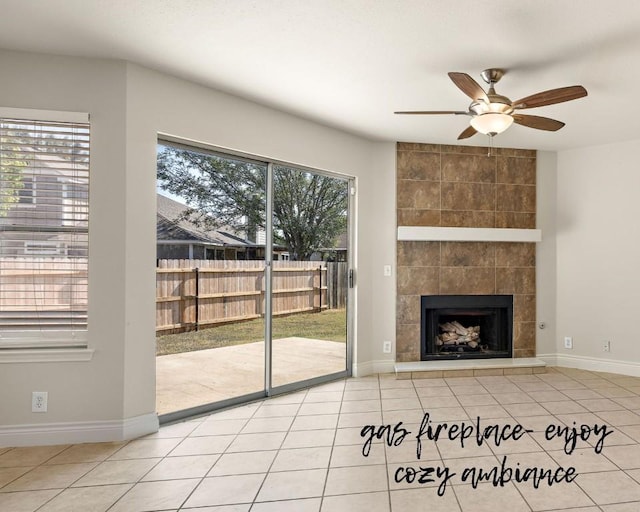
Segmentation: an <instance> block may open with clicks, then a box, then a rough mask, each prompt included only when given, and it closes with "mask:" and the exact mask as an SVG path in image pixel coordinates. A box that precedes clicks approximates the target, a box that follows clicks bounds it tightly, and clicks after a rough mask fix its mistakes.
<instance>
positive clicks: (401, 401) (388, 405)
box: [382, 396, 422, 411]
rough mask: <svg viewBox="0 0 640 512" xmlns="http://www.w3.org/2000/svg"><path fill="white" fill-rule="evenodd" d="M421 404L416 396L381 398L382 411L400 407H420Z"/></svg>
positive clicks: (395, 409)
mask: <svg viewBox="0 0 640 512" xmlns="http://www.w3.org/2000/svg"><path fill="white" fill-rule="evenodd" d="M421 407H422V404H421V403H420V400H419V399H418V397H417V396H416V397H415V398H383V399H382V410H383V411H397V410H400V409H420V408H421Z"/></svg>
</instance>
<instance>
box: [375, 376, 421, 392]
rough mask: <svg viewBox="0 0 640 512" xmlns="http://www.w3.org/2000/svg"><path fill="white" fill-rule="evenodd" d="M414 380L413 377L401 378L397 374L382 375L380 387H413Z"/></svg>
mask: <svg viewBox="0 0 640 512" xmlns="http://www.w3.org/2000/svg"><path fill="white" fill-rule="evenodd" d="M413 387H414V386H413V381H412V380H411V379H406V380H400V379H397V378H395V376H388V377H381V378H380V389H381V390H382V389H398V388H413Z"/></svg>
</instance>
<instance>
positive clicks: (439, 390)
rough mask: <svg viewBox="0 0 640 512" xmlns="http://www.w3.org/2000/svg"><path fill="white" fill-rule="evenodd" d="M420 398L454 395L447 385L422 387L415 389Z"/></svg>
mask: <svg viewBox="0 0 640 512" xmlns="http://www.w3.org/2000/svg"><path fill="white" fill-rule="evenodd" d="M416 393H417V394H418V396H419V397H420V398H426V397H431V396H433V397H436V396H449V397H454V396H455V395H454V394H453V391H451V388H449V387H448V386H435V387H422V388H420V389H418V390H417V391H416Z"/></svg>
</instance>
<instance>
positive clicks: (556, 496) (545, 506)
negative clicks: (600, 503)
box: [516, 481, 594, 512]
mask: <svg viewBox="0 0 640 512" xmlns="http://www.w3.org/2000/svg"><path fill="white" fill-rule="evenodd" d="M543 486H544V487H543ZM516 487H517V488H518V490H519V491H520V493H521V494H522V496H523V497H524V499H525V500H526V501H527V503H528V504H529V506H530V507H531V509H532V510H533V511H534V512H537V511H539V510H561V509H565V508H578V507H588V506H592V505H594V503H593V501H592V500H591V499H590V498H589V496H587V495H586V494H585V493H584V491H583V490H582V489H580V487H579V486H578V485H577V483H576V481H573V482H571V483H569V484H568V483H566V482H562V483H559V484H554V485H552V486H548V485H546V484H541V486H540V487H539V488H538V489H535V488H534V487H533V484H531V483H530V482H523V483H519V484H516Z"/></svg>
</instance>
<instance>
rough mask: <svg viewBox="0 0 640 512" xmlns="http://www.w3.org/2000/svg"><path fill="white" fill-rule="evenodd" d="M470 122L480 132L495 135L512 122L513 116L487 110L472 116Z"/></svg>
mask: <svg viewBox="0 0 640 512" xmlns="http://www.w3.org/2000/svg"><path fill="white" fill-rule="evenodd" d="M470 123H471V126H473V127H474V128H475V130H476V131H478V132H480V133H484V134H485V135H488V134H494V135H496V134H498V133H502V132H503V131H505V130H506V129H507V128H509V126H511V125H512V124H513V117H511V116H510V115H508V114H501V113H497V112H487V113H486V114H481V115H479V116H474V117H472V118H471V121H470Z"/></svg>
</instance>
